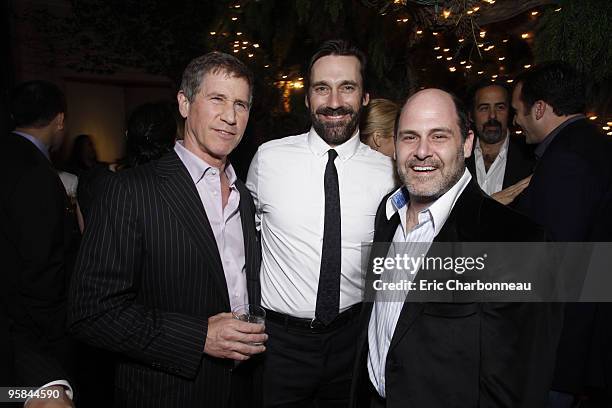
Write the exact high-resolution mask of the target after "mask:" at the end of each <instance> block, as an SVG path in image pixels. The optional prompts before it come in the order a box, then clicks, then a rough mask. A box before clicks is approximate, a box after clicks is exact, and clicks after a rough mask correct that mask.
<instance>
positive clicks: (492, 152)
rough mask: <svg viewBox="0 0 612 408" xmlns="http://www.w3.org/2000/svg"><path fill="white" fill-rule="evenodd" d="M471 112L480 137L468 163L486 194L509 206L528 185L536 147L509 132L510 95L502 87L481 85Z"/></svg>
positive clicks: (476, 140) (477, 86)
mask: <svg viewBox="0 0 612 408" xmlns="http://www.w3.org/2000/svg"><path fill="white" fill-rule="evenodd" d="M470 113H471V115H470V116H471V119H472V122H473V123H474V129H475V134H476V136H477V137H476V138H475V140H474V146H473V149H472V154H471V155H470V157H468V158H466V159H465V164H466V166H467V168H468V170H469V171H470V173H471V174H472V176H474V177H475V178H476V179H477V181H478V184H479V185H480V187H481V188H482V189H483V190H484V192H485V193H487V194H489V195H490V196H492V197H493V198H495V199H496V200H498V201H500V202H501V203H502V204H508V203H509V202H510V201H512V199H514V197H516V195H518V194H519V193H520V192H521V191H522V190H523V189H524V188H525V187H526V186H527V184H528V180H525V179H526V178H527V177H529V176H530V175H531V172H532V171H533V165H534V164H535V157H534V156H533V148H532V147H531V146H529V145H527V144H526V143H525V139H524V137H519V136H514V135H511V134H510V131H509V130H508V119H509V113H510V93H509V92H508V90H507V89H506V88H505V87H504V86H503V85H500V84H492V83H491V81H486V82H479V83H478V84H476V85H475V86H474V88H473V96H472V106H471V110H470ZM517 183H518V184H517Z"/></svg>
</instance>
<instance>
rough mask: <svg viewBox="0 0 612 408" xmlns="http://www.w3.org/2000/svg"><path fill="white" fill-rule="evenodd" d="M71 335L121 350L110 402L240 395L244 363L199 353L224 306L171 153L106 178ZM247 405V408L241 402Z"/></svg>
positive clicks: (214, 256)
mask: <svg viewBox="0 0 612 408" xmlns="http://www.w3.org/2000/svg"><path fill="white" fill-rule="evenodd" d="M236 185H237V188H238V190H239V192H240V216H241V219H242V230H243V234H244V243H245V256H246V275H247V286H248V295H249V302H251V303H259V301H260V291H259V277H258V276H259V265H260V258H261V255H260V246H259V240H258V237H257V233H256V230H255V224H254V219H255V218H254V207H253V202H252V199H251V196H250V194H249V193H248V191H247V190H246V188H245V187H244V185H243V184H242V182H240V181H237V182H236ZM71 299H72V307H71V315H70V321H71V323H72V329H73V330H74V333H75V334H76V335H77V336H78V337H80V338H82V339H83V340H85V341H87V342H88V343H91V344H93V345H96V346H100V347H103V348H106V349H108V350H112V351H116V352H119V353H121V355H122V358H121V360H120V362H119V363H118V367H117V370H116V380H115V399H116V400H115V403H116V404H117V405H118V406H126V407H146V408H151V407H204V406H205V407H225V406H227V403H228V399H229V396H230V388H231V387H233V391H232V393H236V394H237V395H240V396H242V397H244V398H246V400H247V401H254V400H255V397H254V396H252V395H251V394H250V392H251V387H252V381H251V378H250V374H251V373H250V372H249V368H250V367H249V364H243V365H240V366H238V367H237V368H234V362H233V361H232V360H223V359H217V358H213V357H211V356H209V355H207V354H204V353H203V351H204V343H205V340H206V331H207V324H208V317H210V316H213V315H216V314H218V313H221V312H229V311H230V303H229V297H228V292H227V285H226V281H225V275H224V272H223V266H222V263H221V258H220V255H219V251H218V249H217V244H216V241H215V238H214V235H213V231H212V229H211V227H210V224H209V222H208V218H207V216H206V213H205V210H204V207H203V205H202V203H201V201H200V198H199V195H198V193H197V190H196V187H195V185H194V184H193V181H192V179H191V177H190V176H189V173H188V172H187V169H186V168H185V166H184V165H183V163H182V162H181V160H180V159H179V157H178V156H177V155H176V153H175V152H174V151H172V152H170V153H168V154H166V155H164V156H163V157H162V158H160V159H159V160H157V161H154V162H151V163H149V164H146V165H143V166H140V167H136V168H134V169H129V170H125V171H123V172H120V173H118V174H117V176H116V177H111V178H108V180H107V183H106V188H105V189H104V192H103V193H102V194H101V197H100V199H99V201H98V202H97V203H96V204H95V205H94V208H93V211H92V214H91V216H90V218H89V225H88V226H87V228H86V231H85V235H84V238H83V243H82V246H81V251H80V253H79V257H78V259H77V266H76V270H75V276H74V280H73V284H72V287H71ZM243 406H249V405H243Z"/></svg>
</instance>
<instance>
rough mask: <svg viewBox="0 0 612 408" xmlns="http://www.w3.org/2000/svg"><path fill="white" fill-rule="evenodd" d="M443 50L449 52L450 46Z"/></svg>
mask: <svg viewBox="0 0 612 408" xmlns="http://www.w3.org/2000/svg"><path fill="white" fill-rule="evenodd" d="M442 51H444V52H449V51H450V48H445V49H443V50H442Z"/></svg>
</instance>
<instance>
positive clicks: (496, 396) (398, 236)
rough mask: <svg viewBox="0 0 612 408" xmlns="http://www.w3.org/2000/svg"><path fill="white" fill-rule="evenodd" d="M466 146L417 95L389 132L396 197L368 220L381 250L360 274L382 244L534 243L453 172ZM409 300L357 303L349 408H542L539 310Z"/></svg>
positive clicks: (428, 96) (455, 108) (441, 111)
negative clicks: (398, 183) (359, 314)
mask: <svg viewBox="0 0 612 408" xmlns="http://www.w3.org/2000/svg"><path fill="white" fill-rule="evenodd" d="M472 142H473V133H472V131H471V130H469V127H468V124H467V117H466V113H465V111H464V110H462V108H461V102H459V101H458V100H457V99H456V98H455V97H453V96H451V95H450V94H448V93H446V92H443V91H441V90H437V89H426V90H423V91H420V92H418V93H416V94H415V95H414V96H412V97H411V98H410V99H408V101H407V102H406V104H405V105H404V108H403V109H402V112H401V115H400V118H399V120H398V125H397V129H396V155H397V166H398V172H399V174H400V178H401V180H402V183H403V186H402V187H401V188H400V189H399V190H397V191H396V192H395V193H392V194H391V195H390V196H387V197H386V198H385V199H384V200H383V201H382V203H381V205H380V207H379V209H378V212H377V215H376V232H375V237H374V242H375V243H376V242H378V243H381V244H379V245H376V246H374V247H373V249H372V253H371V255H370V263H369V268H368V270H367V273H368V274H372V273H373V269H372V265H373V259H374V258H378V257H386V256H387V255H388V254H389V253H390V252H388V250H389V249H390V245H389V242H406V243H409V242H421V243H431V242H432V241H433V242H470V241H480V242H515V241H528V242H533V241H543V240H544V238H545V235H544V232H543V230H542V229H540V228H538V227H537V226H536V225H535V224H533V223H532V222H531V221H529V220H528V219H527V218H526V217H523V216H521V215H520V214H517V213H515V212H514V211H512V210H510V209H509V208H507V207H505V206H503V205H501V204H499V203H498V202H496V201H495V200H493V199H491V198H490V197H488V196H487V195H486V194H485V193H484V192H483V191H482V190H481V189H480V188H479V186H478V184H477V183H476V181H475V180H474V179H473V178H472V177H471V175H470V173H469V171H467V170H466V169H465V164H464V159H465V157H466V156H469V154H470V153H471V151H472V146H471V145H472ZM384 243H386V244H384ZM421 245H422V244H421ZM415 279H420V277H419V274H418V273H417V275H416V278H415ZM366 281H368V279H366ZM410 298H411V293H408V294H407V297H406V298H405V302H404V301H401V300H400V301H399V302H397V301H396V302H390V301H382V300H381V298H379V297H378V295H377V297H376V299H377V300H376V301H375V302H374V303H373V304H372V303H366V305H367V307H366V308H365V310H364V314H363V324H364V335H363V337H362V338H361V339H360V347H359V352H358V354H357V359H356V368H355V374H354V381H353V387H352V389H353V393H352V394H353V399H352V407H370V406H371V407H388V408H393V407H405V406H409V407H416V408H421V407H427V408H436V407H445V408H446V407H538V406H543V404H544V401H545V398H546V394H547V390H548V387H549V385H550V378H551V373H552V365H553V361H554V359H553V357H554V352H551V351H550V348H551V343H554V341H555V334H556V332H557V331H558V330H557V329H556V327H555V324H554V321H555V320H554V319H553V316H554V313H552V311H551V310H550V308H549V307H548V306H547V305H543V306H542V305H537V306H536V305H530V304H526V303H431V302H421V303H418V302H414V301H412V302H411V299H410ZM547 319H548V320H547ZM557 319H558V318H557Z"/></svg>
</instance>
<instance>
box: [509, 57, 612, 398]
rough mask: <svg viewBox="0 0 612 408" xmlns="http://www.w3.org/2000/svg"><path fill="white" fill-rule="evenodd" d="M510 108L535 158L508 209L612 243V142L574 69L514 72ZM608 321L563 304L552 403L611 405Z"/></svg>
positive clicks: (563, 231)
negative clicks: (593, 117)
mask: <svg viewBox="0 0 612 408" xmlns="http://www.w3.org/2000/svg"><path fill="white" fill-rule="evenodd" d="M512 105H513V106H514V108H515V109H516V117H515V123H516V124H517V125H519V126H520V127H521V128H522V129H523V133H524V134H525V135H526V138H527V142H528V143H531V144H537V147H536V150H535V154H536V156H537V158H538V161H537V164H536V167H535V171H534V173H533V177H532V178H531V182H530V184H529V186H528V187H527V188H526V189H525V191H523V193H522V194H521V195H519V196H518V197H517V199H516V200H515V202H514V203H513V206H514V207H515V208H516V209H517V210H519V211H521V212H523V213H525V214H526V215H527V216H529V217H530V218H531V219H533V220H534V221H535V222H537V223H539V224H540V225H542V226H544V228H545V229H546V230H547V232H548V234H549V235H550V237H551V238H552V239H553V240H554V241H565V242H591V241H592V242H597V241H604V242H610V241H612V164H611V162H612V159H611V158H612V140H611V139H610V138H609V137H606V136H604V135H603V134H601V133H600V132H599V131H598V130H597V129H596V128H595V127H594V126H593V125H592V124H590V123H589V121H588V120H587V119H586V117H585V116H584V115H583V114H582V112H583V111H584V107H585V97H584V89H583V85H582V83H581V81H580V80H579V77H578V74H577V73H576V72H575V70H574V69H573V68H571V67H569V66H567V65H566V64H562V63H558V62H551V63H547V64H543V65H540V66H536V67H534V68H532V69H530V70H528V71H526V72H524V73H523V74H522V75H520V76H519V77H517V79H516V86H515V88H514V92H513V96H512ZM610 321H612V311H611V310H610V305H609V304H603V303H601V304H595V303H582V304H568V306H567V308H566V318H565V325H564V328H563V333H562V335H561V341H560V344H559V350H558V357H557V367H556V370H555V380H554V382H553V390H555V391H558V392H561V393H563V394H565V398H562V396H559V395H556V394H554V393H553V395H554V398H555V400H559V399H561V400H566V401H567V402H566V403H563V402H559V401H557V402H555V403H554V404H553V406H554V407H566V406H571V404H574V403H578V401H579V400H583V401H582V405H581V406H585V405H586V406H598V407H599V406H610V405H612V381H611V380H610V377H611V375H612V371H611V366H612V353H611V352H610V344H611V343H612V333H611V325H610ZM585 399H586V401H584V400H585ZM574 400H575V401H574ZM588 404H593V405H588ZM596 404H601V405H596Z"/></svg>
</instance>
